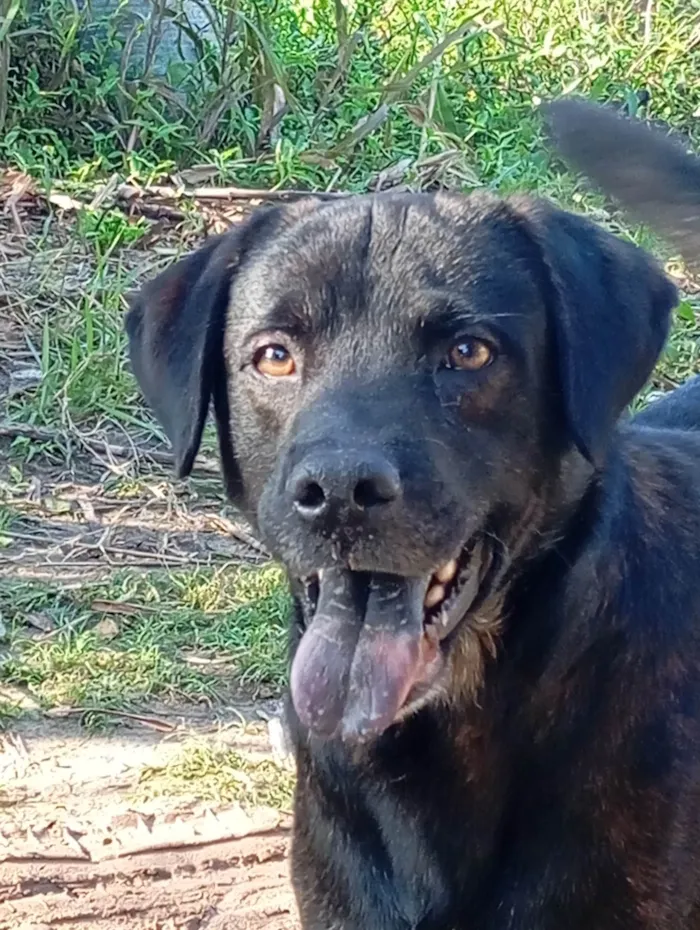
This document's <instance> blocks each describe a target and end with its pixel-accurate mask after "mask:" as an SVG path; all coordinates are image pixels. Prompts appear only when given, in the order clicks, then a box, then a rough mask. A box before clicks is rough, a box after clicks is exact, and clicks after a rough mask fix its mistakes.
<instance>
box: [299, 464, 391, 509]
mask: <svg viewBox="0 0 700 930" xmlns="http://www.w3.org/2000/svg"><path fill="white" fill-rule="evenodd" d="M289 489H290V491H291V497H292V501H293V504H294V509H295V510H296V511H297V513H298V514H299V515H300V516H301V517H303V518H304V519H305V520H317V519H318V518H319V517H323V516H325V515H327V514H329V513H331V512H334V511H335V512H343V511H345V512H355V513H359V512H361V511H366V510H369V509H370V508H376V507H382V506H387V505H388V504H391V503H393V502H394V501H395V500H397V499H398V498H399V497H400V496H401V478H400V476H399V473H398V471H397V470H396V468H394V466H393V465H392V464H391V462H389V461H387V460H386V459H385V458H383V457H382V456H367V457H362V458H358V459H352V460H351V461H348V459H347V457H345V456H342V455H337V456H333V457H325V458H316V459H314V460H311V461H309V460H307V461H305V462H302V463H300V464H299V465H298V466H297V468H295V469H294V471H293V472H292V475H291V477H290V479H289Z"/></svg>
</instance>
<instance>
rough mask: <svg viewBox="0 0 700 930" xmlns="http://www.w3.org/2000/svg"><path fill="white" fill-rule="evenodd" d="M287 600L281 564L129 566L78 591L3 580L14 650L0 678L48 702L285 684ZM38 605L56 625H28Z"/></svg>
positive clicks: (191, 696) (94, 705)
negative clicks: (37, 628)
mask: <svg viewBox="0 0 700 930" xmlns="http://www.w3.org/2000/svg"><path fill="white" fill-rule="evenodd" d="M288 608H289V595H288V593H287V590H286V588H285V585H284V582H283V579H282V575H281V572H280V570H279V569H277V568H276V567H273V566H268V567H266V568H262V569H223V570H205V569H195V570H193V571H184V572H178V573H172V574H166V573H149V574H141V573H138V572H135V571H125V572H121V573H119V574H117V575H115V576H113V577H112V578H110V579H109V581H108V582H105V583H102V584H91V585H85V586H83V587H80V588H78V589H77V590H71V591H61V590H57V589H56V588H55V587H53V586H50V585H42V584H38V583H32V584H21V583H13V582H9V581H5V582H3V583H2V584H0V615H1V616H3V618H4V621H5V623H6V624H7V626H8V628H9V631H10V636H9V645H10V657H9V658H8V659H6V660H5V662H4V664H3V666H2V669H1V671H2V677H3V678H4V679H5V680H6V681H8V682H10V683H12V684H16V685H21V686H23V687H25V688H27V689H28V690H29V692H30V693H31V695H32V696H33V697H34V698H35V699H36V700H38V701H39V702H40V703H41V705H42V706H43V707H45V708H50V707H65V706H69V707H86V708H90V709H99V708H115V709H120V708H122V709H123V708H129V707H132V708H133V707H138V706H143V704H144V702H146V701H147V700H148V699H150V698H154V697H158V698H161V699H166V700H167V699H170V700H183V699H184V700H200V699H202V698H207V699H209V700H216V699H217V697H220V696H221V695H222V693H226V692H227V691H228V690H229V689H230V687H231V686H232V685H237V686H239V687H246V688H247V689H248V690H251V689H252V690H253V691H259V690H260V689H261V688H264V687H266V686H267V687H270V686H273V687H279V685H280V684H281V683H282V682H283V680H284V677H285V646H286V626H287V611H288ZM37 613H39V614H41V615H42V616H43V617H44V619H45V620H46V621H47V623H48V625H50V626H51V627H52V629H51V631H50V632H49V633H48V635H44V636H39V637H37V636H35V635H28V626H27V620H26V618H27V614H37ZM106 618H107V619H108V622H107V623H105V622H104V621H105V619H106ZM212 659H216V660H219V662H221V660H226V662H225V664H224V665H223V666H222V665H220V664H219V662H215V663H213V664H212V665H210V664H209V662H210V660H212ZM212 668H213V669H214V670H211V669H212Z"/></svg>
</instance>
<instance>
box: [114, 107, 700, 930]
mask: <svg viewBox="0 0 700 930" xmlns="http://www.w3.org/2000/svg"><path fill="white" fill-rule="evenodd" d="M615 131H616V132H620V133H622V136H623V140H624V132H625V129H624V125H623V124H622V123H620V124H619V125H618V126H617V128H616V130H615ZM618 144H621V143H620V142H619V140H618ZM675 302H676V291H675V289H674V287H673V286H672V284H671V283H670V282H669V281H668V280H667V278H666V277H665V276H664V275H663V274H662V272H661V270H660V269H659V268H658V267H657V266H656V265H655V264H654V262H653V261H652V260H651V259H650V258H649V257H648V256H647V255H646V254H645V253H643V252H642V251H640V250H638V249H637V248H635V247H634V246H632V245H630V244H628V243H626V242H623V241H621V240H618V239H616V238H614V237H613V236H611V235H609V234H608V233H606V232H604V231H602V230H601V229H599V228H597V227H596V226H594V225H593V224H591V223H590V222H588V221H586V220H585V219H582V218H579V217H577V216H574V215H570V214H567V213H564V212H561V211H559V210H557V209H555V208H553V207H552V206H549V205H547V204H545V203H539V202H531V201H528V200H526V199H514V200H509V201H500V200H497V199H495V198H493V197H490V196H482V195H479V196H474V197H460V196H451V195H445V194H438V195H435V196H428V195H425V196H418V195H415V196H414V195H407V194H406V195H404V194H402V195H378V196H376V197H366V198H365V197H363V198H356V199H348V200H346V201H340V202H338V201H336V202H333V203H303V204H299V205H296V206H289V207H286V208H279V209H272V210H269V211H266V212H259V213H257V214H255V215H254V216H253V218H252V219H251V220H250V221H249V222H247V223H246V224H245V225H243V226H242V227H240V228H238V229H237V230H236V231H234V232H232V233H230V234H229V235H226V236H224V237H221V238H217V239H214V240H212V241H211V242H209V243H208V244H206V245H205V246H204V248H202V249H201V250H200V251H199V252H196V253H195V254H193V255H191V256H189V257H188V258H186V259H185V260H183V261H181V262H179V263H178V264H176V265H175V266H174V267H172V268H171V269H170V270H168V271H166V272H165V273H164V274H162V275H161V276H160V277H158V278H157V279H156V280H155V281H153V282H152V283H151V284H149V285H147V286H146V287H145V288H144V289H143V291H142V292H141V294H140V296H139V298H138V299H137V300H136V302H135V304H134V306H133V308H132V310H131V312H130V314H129V318H128V323H127V326H128V331H129V336H130V343H131V358H132V364H133V367H134V370H135V372H136V375H137V378H138V380H139V382H140V384H141V386H142V389H143V391H144V393H145V395H146V397H147V399H148V400H149V401H150V403H151V404H152V406H153V407H154V409H155V411H156V413H157V415H158V416H159V418H160V419H161V421H162V423H163V424H164V426H165V428H166V430H167V432H168V435H169V437H170V438H171V440H172V444H173V447H174V451H175V457H176V460H177V467H178V472H179V474H180V475H185V474H187V473H188V472H189V470H190V468H191V467H192V463H193V460H194V457H195V454H196V452H197V448H198V445H199V442H200V437H201V434H202V428H203V425H204V421H205V418H206V416H207V411H208V408H209V405H210V401H213V407H214V413H215V416H216V422H217V425H218V430H219V437H220V447H221V462H222V468H223V473H224V479H225V482H226V487H227V490H228V492H229V494H230V496H231V497H232V498H233V499H234V500H235V501H236V502H238V504H239V505H240V506H241V508H242V509H243V511H244V512H245V513H246V514H247V515H248V517H249V518H250V519H251V520H252V521H253V523H254V524H255V526H256V528H257V531H258V532H259V534H260V536H261V538H262V539H263V540H264V541H265V543H266V544H267V546H268V547H269V548H270V549H271V551H272V552H274V554H275V555H276V556H277V557H278V558H279V559H280V560H281V561H282V562H283V563H284V564H285V566H286V567H287V570H288V573H289V577H290V583H291V586H292V590H293V593H294V597H295V604H296V607H295V615H294V618H293V623H292V627H293V633H292V653H293V656H294V659H293V663H292V668H291V694H292V702H291V705H290V722H291V726H292V729H293V733H294V740H295V748H296V758H297V764H298V788H297V794H296V818H295V831H294V843H293V864H292V871H293V881H294V886H295V889H296V893H297V899H298V902H299V908H300V912H301V918H302V925H303V927H304V928H305V930H411V928H414V930H564V928H566V930H579V928H580V930H633V928H634V930H637V928H639V930H641V928H648V930H652V928H653V930H679V928H686V930H689V928H700V808H699V806H698V802H699V800H700V795H699V788H700V733H699V730H698V714H699V713H700V674H699V671H700V436H698V435H697V433H696V432H694V431H693V430H692V429H688V430H683V429H672V428H671V427H678V426H686V425H689V426H693V425H694V422H695V414H696V413H697V419H698V420H700V396H699V395H700V390H698V388H697V386H696V387H694V388H690V389H688V392H687V394H686V395H684V397H683V398H681V399H676V401H675V403H674V402H673V401H666V400H662V401H660V402H659V406H658V407H657V408H653V407H652V408H651V411H652V412H650V413H648V414H646V416H647V424H648V425H643V423H644V421H643V419H641V420H637V421H635V420H632V421H631V422H630V423H626V424H624V425H619V424H618V419H619V417H620V415H621V413H622V412H623V410H624V409H625V408H626V406H627V405H628V403H629V402H630V401H631V400H632V398H633V397H634V395H635V394H636V393H637V392H638V391H639V389H640V388H641V387H642V385H643V384H644V383H645V381H646V380H647V378H648V376H649V374H650V372H651V370H652V368H653V366H654V363H655V361H656V359H657V357H658V356H659V353H660V352H661V349H662V347H663V345H664V341H665V339H666V335H667V331H668V327H669V317H670V312H671V310H672V308H673V306H674V304H675ZM652 427H653V428H652ZM665 427H668V428H665Z"/></svg>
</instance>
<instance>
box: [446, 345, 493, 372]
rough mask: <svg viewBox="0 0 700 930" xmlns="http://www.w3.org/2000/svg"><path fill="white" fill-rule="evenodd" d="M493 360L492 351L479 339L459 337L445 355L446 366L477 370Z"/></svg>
mask: <svg viewBox="0 0 700 930" xmlns="http://www.w3.org/2000/svg"><path fill="white" fill-rule="evenodd" d="M491 361H493V351H492V350H491V348H490V347H489V346H488V345H487V344H486V343H485V342H482V341H481V339H461V340H460V341H459V342H458V343H457V344H456V345H454V346H452V348H451V349H450V351H449V353H448V355H447V367H448V368H459V369H460V370H461V371H479V369H480V368H485V367H486V366H487V365H488V364H489V362H491Z"/></svg>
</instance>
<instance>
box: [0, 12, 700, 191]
mask: <svg viewBox="0 0 700 930" xmlns="http://www.w3.org/2000/svg"><path fill="white" fill-rule="evenodd" d="M2 2H3V4H4V6H5V7H6V19H5V25H4V27H3V28H0V42H2V43H3V49H4V60H5V68H6V73H7V80H6V82H3V81H2V80H0V85H3V87H4V90H3V91H2V97H0V119H3V120H4V126H0V129H1V130H2V136H1V137H0V138H1V141H0V158H2V157H4V158H6V159H8V160H12V161H13V162H15V163H19V164H21V165H23V166H25V167H27V168H28V169H30V170H32V171H33V172H35V173H38V174H39V175H40V176H42V177H44V178H45V179H46V180H47V182H49V183H50V182H51V181H53V179H54V178H55V177H56V175H57V174H58V175H61V176H70V177H72V178H74V179H75V180H79V181H85V180H87V179H89V178H91V177H96V176H99V175H104V174H107V173H109V172H112V171H118V172H119V173H121V174H122V175H124V176H126V175H130V176H132V177H141V178H154V177H157V176H159V175H162V174H164V173H165V172H167V171H168V170H169V169H171V168H172V167H173V166H177V167H179V168H182V167H185V166H187V165H188V164H192V163H197V162H202V161H206V162H208V163H210V164H213V165H214V166H215V167H216V168H218V170H219V173H220V178H221V180H223V181H225V182H226V181H228V182H234V183H239V184H249V183H254V184H256V185H257V186H269V185H271V184H282V185H285V184H290V183H292V184H302V185H310V186H315V187H326V186H329V185H334V186H343V187H347V188H350V189H362V188H363V187H364V186H365V185H366V183H367V180H368V177H369V176H370V175H371V174H372V173H373V172H376V171H378V170H381V169H382V168H385V167H386V166H387V165H388V164H395V163H396V162H397V161H399V160H400V159H402V158H405V157H408V158H409V159H410V160H412V161H416V160H418V161H420V159H421V158H424V157H425V156H432V155H439V154H441V153H445V152H447V151H456V152H457V153H458V154H459V156H460V157H458V158H456V159H455V160H454V162H453V164H452V167H453V170H454V171H455V172H456V173H457V174H459V173H460V172H461V173H462V175H463V176H464V177H468V176H472V177H473V179H474V180H475V181H477V182H484V183H489V184H493V185H495V186H499V187H509V186H512V185H518V186H523V185H524V186H527V187H529V188H533V187H535V188H537V187H539V186H540V184H541V182H542V178H543V175H545V174H546V173H547V172H548V170H549V168H550V163H549V156H548V154H547V153H546V152H545V151H544V150H543V148H542V146H541V143H540V130H539V124H538V120H537V115H536V108H537V105H538V103H539V101H540V100H541V99H544V98H546V97H548V96H552V95H557V94H561V93H564V92H574V91H576V92H581V93H587V94H590V95H592V96H595V97H598V98H601V99H607V98H615V99H617V100H620V101H625V100H628V101H629V102H630V104H631V105H632V106H633V107H635V106H636V103H635V101H636V99H637V98H636V93H637V92H638V91H639V90H644V91H648V92H649V93H650V94H651V105H650V112H651V113H652V115H654V116H655V117H657V118H661V119H668V120H670V121H671V122H673V123H674V124H675V125H677V126H679V127H681V128H690V127H691V126H692V124H693V114H694V112H695V111H696V110H697V108H698V106H700V86H699V85H698V82H697V81H696V80H695V76H696V75H697V73H698V69H699V63H700V45H699V43H698V42H697V22H698V19H697V17H698V13H697V10H694V9H693V8H692V5H691V7H690V8H689V5H688V4H687V3H683V2H680V0H659V2H657V3H655V4H654V5H653V7H652V8H651V13H652V15H651V17H650V18H649V19H648V20H646V19H645V15H644V8H643V5H640V4H639V3H637V2H636V0H623V2H618V3H614V4H611V3H608V2H605V0H554V2H550V3H545V2H542V0H529V2H521V0H518V2H514V0H494V2H491V3H483V2H479V0H467V2H456V0H451V2H444V3H443V2H440V3H438V2H436V0H394V2H382V0H357V2H355V3H349V2H343V0H277V2H271V0H242V2H240V3H238V4H236V5H235V6H234V5H232V4H230V3H228V2H226V0H214V2H213V4H212V10H211V13H210V14H209V19H210V26H211V36H212V38H209V39H208V38H205V39H204V40H201V41H197V44H196V53H195V56H194V59H193V60H192V61H189V62H176V63H175V64H173V65H172V66H171V68H170V71H169V72H167V73H162V72H161V71H159V69H158V67H157V62H154V61H150V62H149V61H147V60H144V58H143V55H142V54H137V52H138V49H139V42H141V43H142V45H141V46H140V48H141V49H143V45H145V44H146V43H147V42H149V41H150V42H151V43H153V44H154V45H155V46H157V45H158V44H159V42H160V41H161V37H162V31H163V28H164V21H163V20H162V19H160V18H159V17H157V16H155V17H153V18H152V19H151V20H150V22H148V23H146V24H145V25H144V26H143V27H142V29H141V30H140V37H139V36H137V35H136V34H135V33H134V34H132V35H131V37H130V39H124V38H120V30H119V28H118V23H119V21H120V20H121V19H123V18H124V17H127V16H129V5H128V4H122V6H121V8H120V11H119V13H118V14H117V15H116V16H114V15H113V16H112V17H111V18H109V19H105V18H104V17H103V18H102V20H100V19H99V18H98V19H96V18H95V16H96V14H94V13H91V12H90V7H89V6H88V5H85V6H84V5H82V4H81V5H77V4H74V3H73V2H72V0H47V2H45V3H41V4H36V3H29V2H28V0H2ZM170 9H171V11H172V14H173V15H172V16H170V17H168V21H169V22H170V23H171V24H172V23H175V28H176V29H179V30H180V33H181V35H182V36H183V37H184V38H187V37H188V36H189V35H190V34H191V26H190V23H189V22H188V20H187V16H186V15H185V13H184V12H183V11H182V4H181V3H180V0H173V2H172V3H171V4H170ZM8 11H9V14H8ZM215 35H216V36H219V37H220V38H221V40H222V43H221V46H218V44H217V41H216V40H215V39H213V36H215ZM275 85H277V87H278V88H279V90H278V91H277V94H278V99H279V93H280V91H281V92H282V94H283V96H284V100H285V102H286V111H285V113H284V115H283V116H282V117H281V120H280V122H279V125H278V126H277V127H276V134H275V133H272V134H271V133H270V132H265V126H266V124H267V123H269V117H270V116H271V115H272V113H273V110H272V109H271V106H272V101H273V99H274V93H275V91H274V87H275ZM363 120H364V122H362V121H363Z"/></svg>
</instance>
